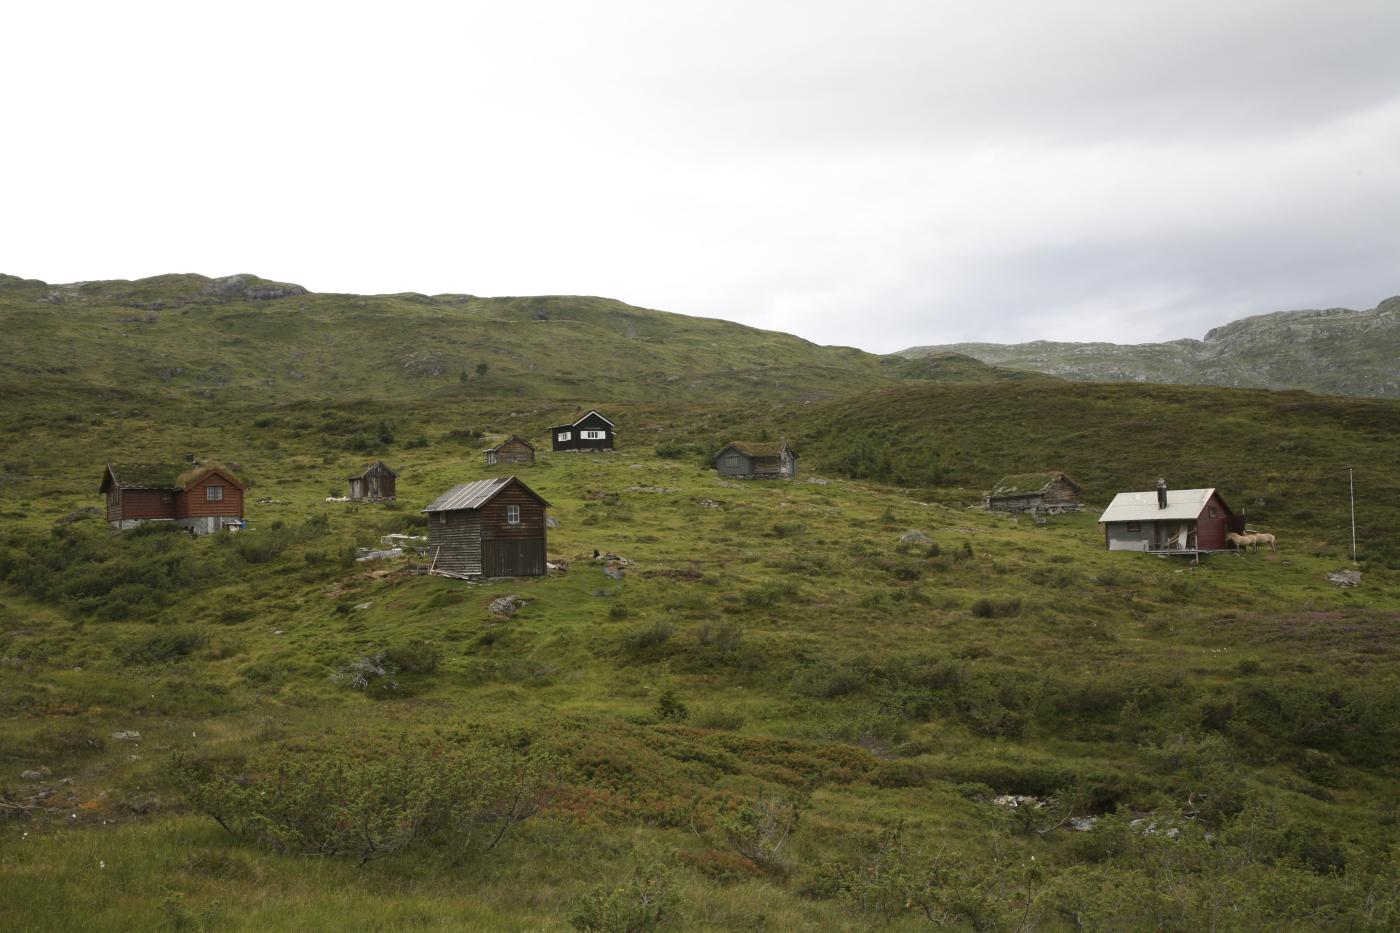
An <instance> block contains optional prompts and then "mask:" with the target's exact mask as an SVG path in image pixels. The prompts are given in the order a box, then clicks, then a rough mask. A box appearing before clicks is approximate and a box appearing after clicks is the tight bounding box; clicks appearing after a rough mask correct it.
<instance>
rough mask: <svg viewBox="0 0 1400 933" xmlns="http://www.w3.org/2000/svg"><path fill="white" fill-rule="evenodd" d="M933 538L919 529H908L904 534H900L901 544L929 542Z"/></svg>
mask: <svg viewBox="0 0 1400 933" xmlns="http://www.w3.org/2000/svg"><path fill="white" fill-rule="evenodd" d="M932 540H933V539H932V538H930V537H929V536H928V535H926V534H924V533H923V532H922V531H918V530H914V531H906V532H905V533H904V534H902V535H900V536H899V543H900V544H928V543H929V542H931V541H932Z"/></svg>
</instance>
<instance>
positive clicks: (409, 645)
mask: <svg viewBox="0 0 1400 933" xmlns="http://www.w3.org/2000/svg"><path fill="white" fill-rule="evenodd" d="M384 660H385V662H386V663H388V664H391V665H393V666H394V667H396V668H397V669H398V670H400V671H402V672H404V673H406V674H431V673H432V672H433V671H435V670H437V667H438V664H439V663H440V662H441V661H442V649H441V648H440V647H438V646H437V645H436V644H434V643H433V642H430V641H423V640H422V639H420V638H415V639H413V640H411V641H406V642H403V643H402V644H398V645H392V646H390V647H389V648H387V649H386V650H385V651H384Z"/></svg>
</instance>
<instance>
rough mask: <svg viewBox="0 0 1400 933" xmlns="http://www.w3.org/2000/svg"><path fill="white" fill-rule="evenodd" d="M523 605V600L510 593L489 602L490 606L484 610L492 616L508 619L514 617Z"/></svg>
mask: <svg viewBox="0 0 1400 933" xmlns="http://www.w3.org/2000/svg"><path fill="white" fill-rule="evenodd" d="M524 605H525V600H524V598H523V597H520V596H516V595H515V594H514V593H512V594H511V595H509V596H498V597H497V598H495V599H493V600H491V604H490V605H489V606H487V607H486V608H487V610H488V611H490V612H491V613H492V614H493V615H498V616H501V617H502V618H505V619H508V618H510V617H511V616H513V615H515V613H516V612H517V611H518V610H519V609H520V607H522V606H524Z"/></svg>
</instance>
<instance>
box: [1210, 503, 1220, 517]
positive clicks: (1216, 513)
mask: <svg viewBox="0 0 1400 933" xmlns="http://www.w3.org/2000/svg"><path fill="white" fill-rule="evenodd" d="M1210 517H1211V518H1219V517H1220V512H1219V510H1218V509H1216V507H1215V506H1213V505H1212V506H1211V507H1210Z"/></svg>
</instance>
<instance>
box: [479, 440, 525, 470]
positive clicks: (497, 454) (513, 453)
mask: <svg viewBox="0 0 1400 933" xmlns="http://www.w3.org/2000/svg"><path fill="white" fill-rule="evenodd" d="M534 462H535V447H534V445H533V444H531V443H530V442H529V441H527V440H525V438H523V437H521V436H520V435H519V434H512V435H511V436H510V437H508V438H506V439H505V440H503V441H501V442H500V443H499V444H497V445H496V446H495V447H492V448H491V449H490V450H488V451H486V465H487V466H495V465H496V464H498V463H534Z"/></svg>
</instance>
